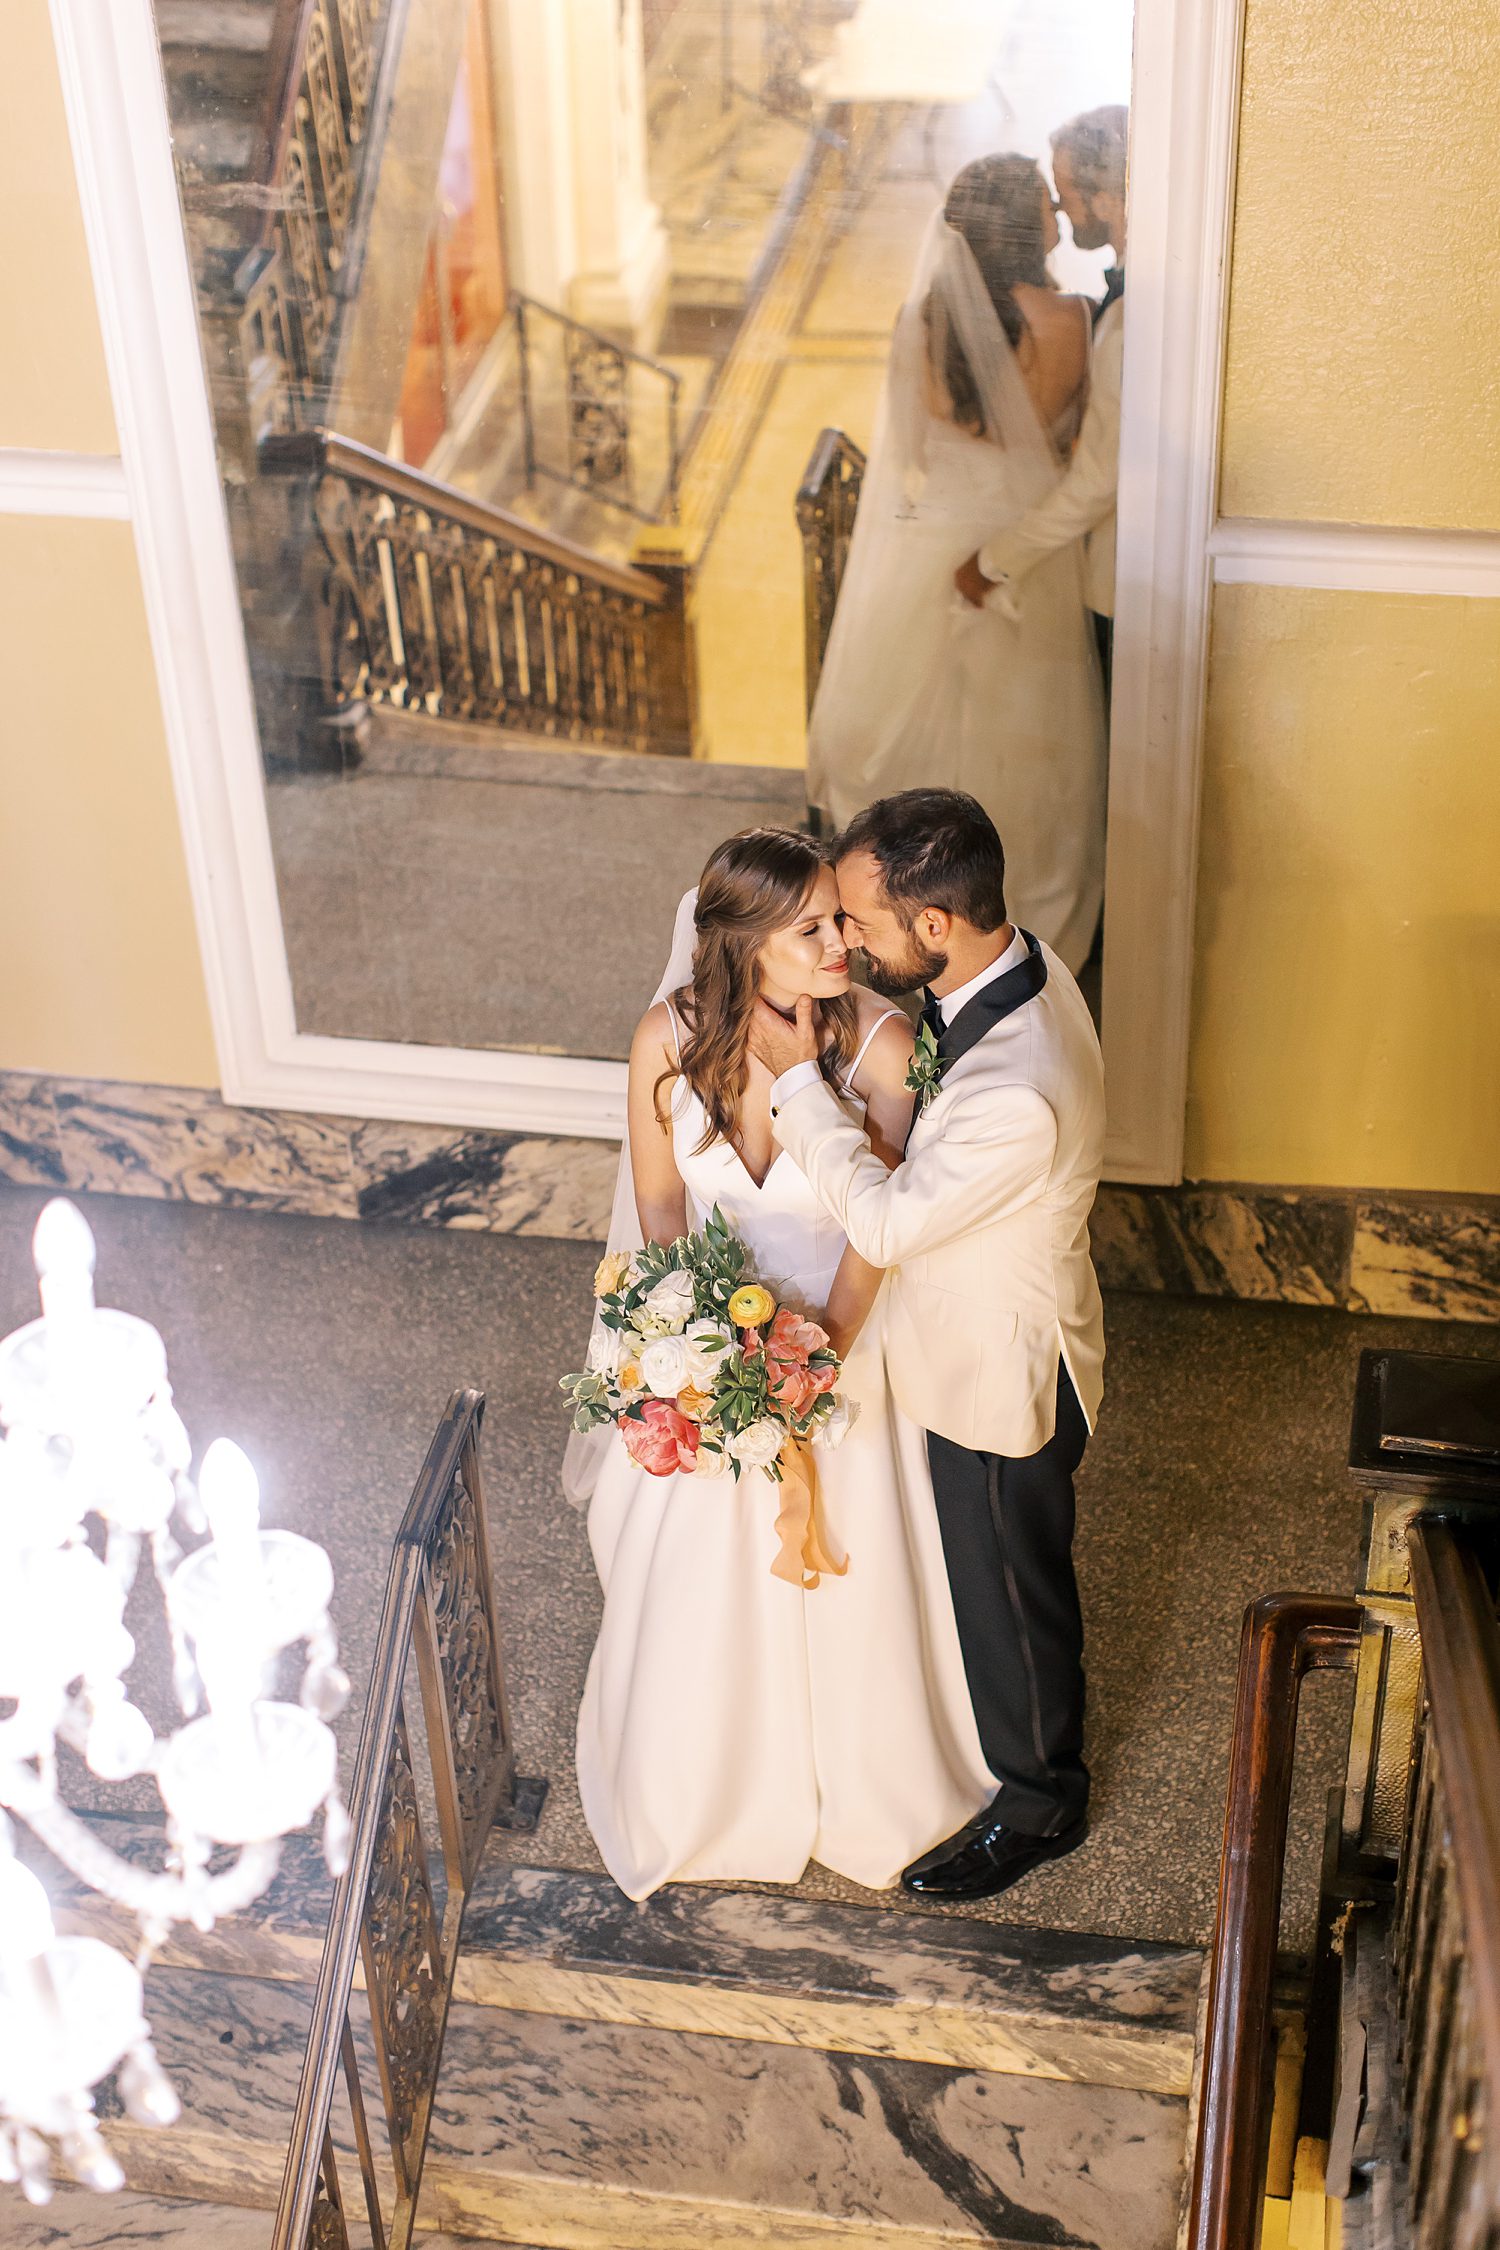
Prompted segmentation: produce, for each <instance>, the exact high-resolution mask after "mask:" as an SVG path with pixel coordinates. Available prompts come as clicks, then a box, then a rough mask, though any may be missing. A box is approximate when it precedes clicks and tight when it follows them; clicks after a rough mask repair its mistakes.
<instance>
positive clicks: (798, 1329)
mask: <svg viewBox="0 0 1500 2250" xmlns="http://www.w3.org/2000/svg"><path fill="white" fill-rule="evenodd" d="M827 1343H828V1337H827V1335H826V1333H825V1332H824V1330H823V1329H821V1328H820V1327H819V1326H818V1324H817V1322H816V1321H815V1320H804V1319H803V1318H802V1317H801V1315H800V1314H798V1313H795V1312H793V1311H792V1310H791V1308H790V1307H789V1306H787V1305H783V1306H782V1308H781V1310H780V1312H779V1313H778V1314H777V1315H776V1318H775V1319H774V1320H773V1321H772V1323H771V1328H770V1333H769V1334H768V1335H767V1337H766V1373H767V1378H768V1384H769V1389H770V1394H771V1396H772V1398H774V1399H775V1401H776V1403H777V1405H778V1406H779V1407H780V1408H781V1409H782V1412H783V1413H785V1414H788V1415H795V1416H801V1415H803V1414H805V1413H806V1412H807V1410H808V1408H809V1407H810V1406H811V1405H812V1403H813V1400H814V1399H816V1398H820V1397H821V1396H822V1394H823V1393H824V1391H831V1390H832V1389H833V1386H834V1384H835V1382H836V1381H837V1380H838V1370H837V1368H835V1367H833V1366H831V1365H830V1366H826V1367H809V1366H808V1364H807V1363H808V1360H809V1358H810V1357H811V1356H812V1354H813V1353H814V1352H820V1351H822V1350H824V1349H825V1347H826V1346H827Z"/></svg>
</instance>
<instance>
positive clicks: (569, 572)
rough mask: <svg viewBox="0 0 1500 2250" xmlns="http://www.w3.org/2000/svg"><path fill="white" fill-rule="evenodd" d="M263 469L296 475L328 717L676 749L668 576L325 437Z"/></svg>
mask: <svg viewBox="0 0 1500 2250" xmlns="http://www.w3.org/2000/svg"><path fill="white" fill-rule="evenodd" d="M261 465H262V467H263V468H264V469H265V470H266V471H267V472H270V473H275V472H278V471H282V472H296V473H298V474H299V475H300V476H302V477H303V478H304V479H305V490H306V493H307V496H308V507H309V509H310V513H311V519H312V527H313V528H314V529H315V531H316V535H317V536H316V540H313V539H306V540H304V541H303V542H302V543H301V544H302V552H303V556H304V569H305V570H306V571H307V573H308V576H309V581H310V583H309V594H310V596H311V604H310V606H311V611H312V615H313V617H314V619H315V621H316V628H317V640H318V648H317V655H316V658H315V660H314V663H315V668H316V670H317V672H318V674H319V676H320V678H321V683H322V693H323V701H324V715H325V717H331V718H334V719H341V720H345V721H347V720H348V719H349V718H351V717H353V718H357V717H358V716H359V715H360V714H361V713H362V712H363V711H364V710H365V709H366V708H367V707H368V706H370V705H376V706H384V707H387V708H389V709H393V710H403V711H408V712H414V713H418V714H421V715H424V716H426V717H429V718H436V719H463V720H467V721H469V722H471V723H476V724H480V725H490V726H499V727H506V728H510V729H512V730H513V731H516V732H519V733H524V734H537V735H544V736H550V737H555V738H561V739H563V740H568V741H575V742H598V743H606V744H610V745H613V746H615V747H622V746H624V747H629V748H632V749H637V750H655V751H667V752H670V753H677V752H682V753H685V752H686V751H687V750H688V749H689V747H690V721H689V714H688V707H687V680H686V671H685V665H686V649H685V641H684V635H683V614H682V597H681V582H680V580H676V581H673V580H670V579H668V578H667V577H665V576H656V575H653V574H651V573H648V572H646V571H640V570H634V569H631V568H628V567H626V566H623V565H615V564H611V563H607V562H604V561H602V560H601V559H600V558H599V557H598V556H596V555H592V554H590V553H588V552H587V550H586V549H584V548H581V547H575V546H573V545H572V544H571V543H570V542H569V541H567V540H563V539H558V538H554V537H553V536H552V535H551V534H550V533H547V532H543V531H540V530H538V529H536V528H535V527H534V526H532V525H530V524H526V523H523V522H522V521H521V520H520V519H519V518H518V517H515V516H512V515H509V514H507V513H506V512H505V511H504V510H503V509H499V508H492V507H489V506H487V505H485V504H484V503H482V502H480V501H476V500H473V499H471V498H470V497H469V496H468V495H467V494H465V493H462V492H458V491H456V490H454V489H453V488H452V487H451V486H448V485H443V484H439V483H437V482H436V481H435V480H434V479H433V478H431V477H425V476H423V475H422V474H421V473H420V472H419V471H417V470H414V469H407V468H404V467H403V466H402V465H401V464H400V463H398V462H394V461H390V460H387V459H386V457H385V456H384V455H383V454H379V453H374V452H372V451H370V450H369V448H367V447H365V446H361V445H357V444H355V443H354V442H353V441H352V440H350V439H347V438H340V437H335V436H332V435H329V434H327V433H325V432H322V431H307V432H302V433H299V434H297V435H294V436H290V437H285V438H273V439H270V440H268V441H267V442H266V444H265V445H264V446H263V447H262V448H261ZM309 668H310V669H312V668H314V667H313V664H310V667H309Z"/></svg>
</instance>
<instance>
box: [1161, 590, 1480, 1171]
mask: <svg viewBox="0 0 1500 2250" xmlns="http://www.w3.org/2000/svg"><path fill="white" fill-rule="evenodd" d="M1497 867H1500V611H1497V609H1496V605H1495V604H1494V603H1493V602H1488V601H1459V600H1447V599H1436V598H1431V597H1429V598H1418V597H1414V596H1412V595H1404V594H1398V595H1386V594H1348V593H1312V592H1307V591H1303V590H1300V589H1296V590H1294V589H1290V588H1283V587H1274V586H1224V587H1220V589H1219V591H1218V595H1217V597H1216V601H1215V606H1214V625H1213V644H1212V657H1211V671H1210V693H1209V723H1208V734H1207V742H1206V746H1205V763H1204V787H1203V825H1202V855H1201V862H1200V873H1199V890H1198V943H1197V978H1196V986H1195V993H1194V1015H1193V1042H1192V1065H1191V1076H1190V1089H1189V1100H1188V1149H1187V1170H1188V1173H1189V1176H1190V1177H1196V1178H1205V1179H1221V1180H1222V1179H1251V1180H1277V1181H1289V1182H1301V1183H1321V1184H1327V1185H1340V1186H1355V1187H1357V1186H1379V1187H1388V1188H1406V1189H1411V1188H1422V1189H1457V1190H1465V1189H1466V1190H1470V1191H1483V1192H1487V1193H1500V874H1497Z"/></svg>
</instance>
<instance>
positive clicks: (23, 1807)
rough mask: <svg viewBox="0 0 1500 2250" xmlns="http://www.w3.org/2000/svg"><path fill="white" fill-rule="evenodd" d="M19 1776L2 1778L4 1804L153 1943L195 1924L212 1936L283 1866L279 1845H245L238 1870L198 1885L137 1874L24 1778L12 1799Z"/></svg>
mask: <svg viewBox="0 0 1500 2250" xmlns="http://www.w3.org/2000/svg"><path fill="white" fill-rule="evenodd" d="M11 1787H12V1775H11V1774H5V1775H3V1776H0V1800H3V1801H4V1802H5V1803H6V1804H8V1805H9V1807H10V1809H11V1811H12V1812H14V1813H15V1814H16V1815H17V1816H18V1817H19V1818H20V1819H21V1820H23V1821H24V1822H25V1823H26V1826H27V1827H28V1828H29V1829H30V1830H31V1833H32V1835H33V1836H35V1837H36V1839H37V1841H38V1843H42V1844H45V1845H46V1847H47V1849H48V1851H49V1852H50V1853H51V1854H52V1856H53V1858H54V1859H55V1860H58V1861H60V1862H61V1864H62V1865H63V1866H64V1867H66V1868H67V1870H68V1872H69V1874H70V1875H76V1876H77V1877H78V1880H79V1881H80V1882H81V1883H87V1885H88V1887H89V1889H90V1890H91V1891H98V1892H99V1893H100V1894H101V1896H103V1897H105V1898H111V1899H113V1900H114V1902H115V1904H116V1905H117V1906H123V1907H125V1908H126V1909H127V1911H128V1912H130V1913H131V1914H136V1915H139V1917H140V1919H141V1923H142V1925H143V1927H144V1928H145V1930H146V1933H147V1937H148V1940H151V1941H153V1942H155V1941H156V1936H157V1927H158V1926H163V1927H164V1926H165V1925H167V1924H169V1923H172V1922H191V1923H192V1924H193V1925H194V1927H195V1928H197V1929H203V1930H207V1929H211V1928H212V1926H213V1924H214V1923H215V1922H216V1921H218V1920H219V1919H220V1917H221V1916H223V1915H225V1914H240V1913H243V1912H244V1910H245V1908H246V1907H247V1906H253V1905H254V1903H255V1901H256V1900H257V1899H258V1898H260V1897H261V1896H262V1894H263V1893H264V1892H265V1891H267V1890H268V1889H269V1888H270V1886H271V1883H272V1880H273V1879H274V1877H275V1874H276V1870H277V1867H278V1866H279V1865H280V1863H281V1845H280V1842H279V1841H277V1842H274V1843H268V1844H246V1845H245V1846H244V1848H243V1850H242V1851H241V1852H240V1854H239V1856H238V1858H237V1859H236V1860H235V1861H234V1863H233V1865H232V1866H229V1867H226V1868H223V1869H221V1870H220V1872H219V1873H218V1874H217V1875H210V1874H206V1873H200V1874H198V1875H197V1876H196V1878H195V1877H193V1876H189V1875H186V1874H181V1875H179V1874H174V1873H172V1872H171V1871H170V1870H168V1869H162V1870H157V1871H152V1870H148V1869H146V1868H143V1867H137V1866H136V1865H135V1864H134V1863H133V1861H131V1860H128V1859H122V1858H121V1856H120V1854H119V1853H118V1852H116V1851H111V1849H110V1847H109V1845H108V1844H105V1843H102V1842H101V1841H100V1839H99V1838H98V1836H96V1835H95V1833H94V1831H93V1829H91V1828H90V1827H89V1826H88V1825H87V1824H86V1823H85V1822H84V1821H81V1820H80V1819H79V1817H78V1815H77V1814H76V1813H74V1812H70V1811H69V1810H68V1808H67V1806H66V1805H65V1804H63V1803H62V1802H61V1801H60V1799H58V1798H57V1797H55V1796H53V1795H52V1794H51V1792H50V1791H48V1790H45V1789H43V1788H42V1787H41V1786H40V1784H38V1783H36V1782H34V1781H33V1779H32V1777H31V1776H30V1775H26V1776H25V1781H24V1784H23V1785H22V1786H18V1787H17V1788H16V1793H15V1794H14V1795H11V1794H10V1793H9V1792H10V1790H11Z"/></svg>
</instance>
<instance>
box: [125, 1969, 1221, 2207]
mask: <svg viewBox="0 0 1500 2250" xmlns="http://www.w3.org/2000/svg"><path fill="white" fill-rule="evenodd" d="M308 2006H309V2000H308V1995H307V1994H306V1993H305V1992H304V1991H301V1990H299V1989H297V1988H295V1987H292V1986H288V1985H284V1984H273V1983H269V1982H262V1981H259V1980H256V1979H252V1978H245V1977H237V1978H212V1977H209V1976H207V1975H205V1974H203V1973H194V1972H186V1971H172V1970H157V1971H154V1972H153V1974H152V1977H151V1979H150V1983H149V1987H148V2007H149V2012H150V2015H151V2020H152V2025H153V2030H154V2034H155V2038H156V2043H157V2048H158V2051H159V2053H160V2055H161V2058H162V2061H163V2063H164V2065H165V2066H166V2068H167V2069H168V2071H169V2072H170V2073H171V2075H172V2077H173V2079H174V2081H175V2083H176V2085H177V2087H178V2090H179V2092H180V2094H181V2095H182V2097H183V2104H184V2114H183V2117H182V2120H181V2121H180V2123H179V2124H178V2125H177V2126H175V2127H173V2128H172V2129H171V2130H170V2131H167V2132H152V2131H149V2130H146V2129H142V2128H137V2127H134V2126H131V2125H130V2124H129V2123H128V2122H127V2121H125V2120H123V2119H116V2118H111V2119H108V2120H107V2130H108V2132H109V2134H110V2137H111V2140H112V2142H113V2144H114V2145H115V2147H116V2148H117V2149H118V2150H119V2151H120V2153H121V2156H122V2159H123V2160H124V2161H125V2163H126V2166H127V2170H128V2171H129V2174H130V2178H131V2185H132V2186H133V2187H136V2188H137V2189H139V2190H143V2191H146V2192H151V2193H156V2194H168V2195H170V2194H177V2195H186V2194H194V2195H198V2196H201V2197H203V2198H206V2199H212V2200H215V2201H223V2202H230V2203H239V2204H263V2205H264V2204H269V2203H271V2202H273V2201H274V2198H275V2195H276V2191H277V2187H278V2185H279V2181H280V2177H281V2167H282V2160H283V2136H284V2132H285V2127H286V2121H287V2120H288V2119H289V2118H290V2116H291V2114H292V2106H293V2100H294V2095H295V2089H296V2082H297V2076H298V2072H299V2069H300V2066H301V2059H302V2050H303V2044H304V2040H305V2036H306V2026H307V2022H308ZM365 2068H366V2070H367V2071H369V2068H370V2066H369V2063H368V2058H366V2062H365ZM368 2084H369V2086H370V2088H371V2091H372V2093H373V2087H374V2079H373V2074H371V2075H370V2076H369V2079H368ZM103 2106H104V2107H105V2108H108V2107H109V2106H110V2105H108V2104H107V2103H106V2104H105V2105H103ZM1185 2114H1186V2112H1185V2105H1184V2104H1183V2103H1182V2102H1181V2101H1176V2100H1172V2099H1169V2098H1167V2097H1165V2096H1162V2095H1158V2094H1149V2093H1140V2092H1130V2091H1125V2090H1122V2089H1117V2088H1104V2087H1097V2086H1074V2085H1064V2084H1057V2083H1049V2082H1042V2081H1037V2080H1032V2079H1025V2078H1004V2077H997V2076H992V2075H986V2074H984V2073H980V2072H973V2071H963V2070H954V2069H946V2068H942V2067H939V2066H936V2065H932V2064H926V2063H913V2062H904V2061H894V2060H891V2059H889V2058H880V2059H875V2058H869V2057H859V2058H852V2057H845V2056H840V2055H827V2054H819V2053H814V2052H811V2051H808V2050H806V2049H798V2048H789V2047H784V2046H772V2045H768V2044H764V2043H760V2042H756V2041H752V2040H731V2039H725V2038H705V2037H699V2036H695V2035H693V2034H688V2033H681V2032H662V2031H656V2030H642V2029H639V2028H635V2027H626V2026H621V2025H616V2024H596V2023H585V2022H580V2021H578V2020H576V2019H573V2018H567V2017H553V2016H529V2015H515V2014H504V2013H499V2012H497V2011H494V2010H489V2009H477V2008H474V2007H471V2006H467V2005H462V2004H461V2005H458V2006H456V2007H455V2008H454V2010H453V2012H452V2014H451V2016H450V2019H449V2029H448V2040H447V2047H446V2050H445V2055H444V2063H443V2076H442V2083H441V2085H440V2088H439V2092H438V2098H437V2102H436V2105H435V2110H434V2118H433V2133H432V2140H431V2143H430V2146H429V2151H428V2157H427V2168H426V2173H425V2175H424V2185H423V2205H422V2208H423V2214H424V2217H425V2218H426V2219H427V2220H428V2221H429V2223H432V2224H434V2225H437V2226H441V2227H443V2228H446V2229H447V2230H448V2231H449V2232H451V2233H455V2234H459V2235H467V2236H472V2237H477V2238H487V2239H494V2240H499V2241H509V2242H512V2243H514V2242H518V2241H519V2242H543V2243H548V2244H553V2245H562V2246H568V2250H577V2246H588V2250H606V2246H608V2250H675V2246H677V2245H682V2246H684V2250H686V2246H687V2245H689V2244H691V2245H693V2246H694V2250H697V2246H698V2245H700V2244H702V2243H704V2242H706V2241H714V2242H747V2243H748V2242H763V2243H777V2244H781V2245H783V2246H800V2245H812V2244H815V2243H827V2242H830V2241H831V2242H843V2243H860V2244H869V2245H876V2244H889V2245H897V2244H901V2245H908V2246H909V2250H937V2246H938V2245H940V2244H942V2245H949V2246H954V2245H960V2244H965V2243H975V2242H986V2243H991V2244H1004V2245H1009V2246H1012V2250H1021V2246H1023V2245H1032V2244H1037V2245H1040V2244H1048V2245H1052V2246H1054V2250H1074V2246H1077V2250H1082V2246H1084V2245H1087V2246H1089V2250H1167V2246H1168V2245H1169V2244H1170V2243H1171V2241H1172V2236H1173V2229H1174V2225H1175V2218H1176V2208H1177V2192H1178V2185H1179V2178H1180V2171H1181V2163H1182V2154H1183V2134H1184V2124H1185Z"/></svg>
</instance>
